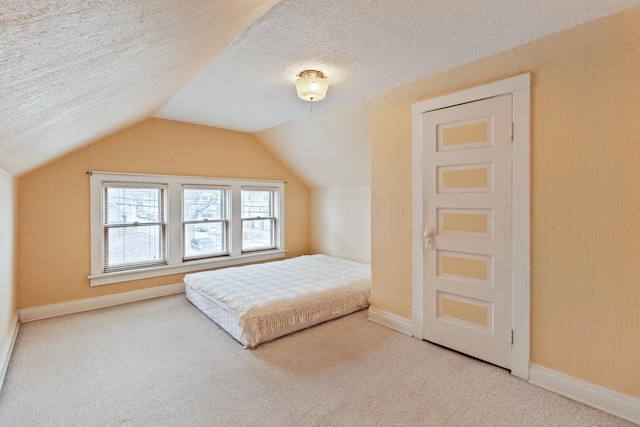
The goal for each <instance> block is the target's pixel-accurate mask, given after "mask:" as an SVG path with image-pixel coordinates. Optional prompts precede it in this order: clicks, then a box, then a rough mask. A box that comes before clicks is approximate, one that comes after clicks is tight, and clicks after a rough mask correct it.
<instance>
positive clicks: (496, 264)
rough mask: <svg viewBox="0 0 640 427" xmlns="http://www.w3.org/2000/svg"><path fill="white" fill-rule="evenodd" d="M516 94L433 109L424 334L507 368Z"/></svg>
mask: <svg viewBox="0 0 640 427" xmlns="http://www.w3.org/2000/svg"><path fill="white" fill-rule="evenodd" d="M511 117H512V99H511V95H503V96H498V97H494V98H489V99H484V100H481V101H475V102H470V103H467V104H462V105H457V106H454V107H449V108H443V109H440V110H435V111H430V112H426V113H424V114H423V116H422V120H423V123H422V130H423V143H424V147H423V148H424V151H423V153H424V171H425V172H424V177H423V178H424V181H423V185H424V186H423V188H424V198H423V202H424V206H423V215H424V219H423V221H424V222H423V224H424V234H423V237H424V245H425V247H424V249H425V250H424V252H423V253H424V272H425V273H424V280H425V283H424V289H425V295H424V304H425V308H424V333H423V338H424V339H426V340H428V341H432V342H434V343H437V344H440V345H443V346H445V347H449V348H452V349H454V350H457V351H460V352H462V353H465V354H468V355H470V356H474V357H476V358H479V359H482V360H485V361H487V362H490V363H493V364H495V365H498V366H502V367H504V368H510V366H509V365H510V349H511V343H512V341H511V340H512V314H511V313H512V292H513V286H512V268H513V267H512V247H511V246H512V118H511Z"/></svg>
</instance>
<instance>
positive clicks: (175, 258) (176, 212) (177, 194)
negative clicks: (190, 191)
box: [166, 182, 182, 264]
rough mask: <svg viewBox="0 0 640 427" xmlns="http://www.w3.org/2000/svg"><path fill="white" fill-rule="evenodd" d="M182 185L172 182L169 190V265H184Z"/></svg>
mask: <svg viewBox="0 0 640 427" xmlns="http://www.w3.org/2000/svg"><path fill="white" fill-rule="evenodd" d="M181 205H182V185H181V184H180V183H176V182H170V183H169V185H168V188H167V221H166V222H167V263H168V264H180V263H182V206H181Z"/></svg>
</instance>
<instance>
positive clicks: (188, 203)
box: [182, 187, 229, 260]
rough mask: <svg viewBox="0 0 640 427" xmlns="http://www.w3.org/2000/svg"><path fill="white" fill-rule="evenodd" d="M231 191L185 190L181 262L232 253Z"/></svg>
mask: <svg viewBox="0 0 640 427" xmlns="http://www.w3.org/2000/svg"><path fill="white" fill-rule="evenodd" d="M228 199H229V189H228V188H207V187H185V188H183V189H182V218H183V220H182V251H183V252H182V259H183V260H189V259H198V258H206V257H211V256H221V255H228V254H229V218H228V214H227V213H228V211H229V203H228Z"/></svg>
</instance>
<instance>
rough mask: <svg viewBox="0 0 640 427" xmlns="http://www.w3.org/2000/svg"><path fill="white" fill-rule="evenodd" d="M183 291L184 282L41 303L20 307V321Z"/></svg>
mask: <svg viewBox="0 0 640 427" xmlns="http://www.w3.org/2000/svg"><path fill="white" fill-rule="evenodd" d="M181 292H184V283H182V282H180V283H174V284H172V285H163V286H155V287H153V288H146V289H139V290H135V291H129V292H121V293H119V294H113V295H104V296H101V297H95V298H86V299H81V300H76V301H68V302H61V303H58V304H50V305H43V306H40V307H32V308H23V309H20V321H21V322H31V321H33V320H41V319H47V318H49V317H56V316H63V315H65V314H73V313H80V312H83V311H89V310H96V309H99V308H105V307H111V306H114V305H120V304H127V303H130V302H136V301H142V300H146V299H151V298H158V297H164V296H167V295H173V294H179V293H181Z"/></svg>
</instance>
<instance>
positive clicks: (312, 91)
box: [296, 70, 329, 102]
mask: <svg viewBox="0 0 640 427" xmlns="http://www.w3.org/2000/svg"><path fill="white" fill-rule="evenodd" d="M327 89H329V81H328V80H327V78H326V77H325V76H324V74H323V73H322V71H317V70H304V71H303V72H301V73H300V75H298V80H296V90H297V91H298V96H299V97H300V98H301V99H304V100H305V101H311V102H314V101H322V100H323V99H324V97H325V96H326V95H327Z"/></svg>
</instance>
